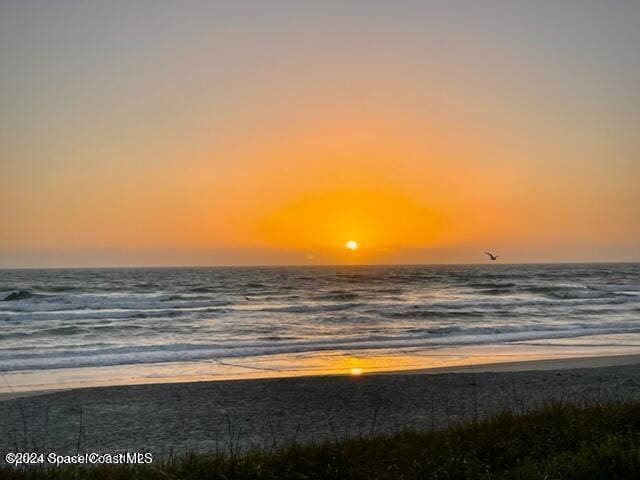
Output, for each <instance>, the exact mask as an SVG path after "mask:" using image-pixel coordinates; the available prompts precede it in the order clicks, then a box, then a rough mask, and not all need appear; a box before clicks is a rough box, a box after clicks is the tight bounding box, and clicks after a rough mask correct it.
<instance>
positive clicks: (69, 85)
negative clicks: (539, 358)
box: [0, 0, 640, 267]
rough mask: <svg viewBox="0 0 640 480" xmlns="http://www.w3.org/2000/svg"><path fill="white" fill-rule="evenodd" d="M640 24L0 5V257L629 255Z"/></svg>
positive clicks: (222, 6) (326, 7)
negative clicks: (351, 246)
mask: <svg viewBox="0 0 640 480" xmlns="http://www.w3.org/2000/svg"><path fill="white" fill-rule="evenodd" d="M638 25H640V2H633V1H624V0H619V1H612V2H602V1H595V0H593V1H592V0H585V1H580V2H578V1H553V2H552V1H540V2H516V1H502V0H489V1H484V2H478V1H476V0H467V1H431V2H430V1H403V0H400V1H397V2H383V1H376V0H373V1H366V2H365V1H360V0H352V1H339V2H338V1H324V2H299V1H293V0H291V1H285V0H281V1H273V2H264V1H243V0H240V1H228V2H221V1H220V2H205V1H183V2H169V1H158V0H154V1H150V0H149V1H137V2H128V3H127V2H98V1H85V2H75V1H74V2H72V1H56V2H47V1H29V2H23V1H18V0H14V1H3V2H2V3H1V4H0V213H1V214H0V267H22V266H25V267H38V266H115V265H260V264H310V265H313V264H327V263H329V264H336V263H346V264H357V263H465V262H484V261H487V257H486V256H485V255H484V254H483V252H484V251H485V250H489V251H495V253H497V254H498V255H500V258H499V259H498V262H559V261H640V207H639V206H640V186H639V180H640V160H639V157H638V154H639V152H640V135H638V132H640V113H639V112H640V94H639V93H638V92H639V90H638V85H640V49H638V45H640V28H638ZM348 240H355V241H357V242H358V244H359V246H360V248H359V249H358V250H357V251H349V250H347V249H346V248H344V246H345V243H346V242H347V241H348Z"/></svg>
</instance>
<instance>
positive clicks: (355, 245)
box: [345, 240, 358, 250]
mask: <svg viewBox="0 0 640 480" xmlns="http://www.w3.org/2000/svg"><path fill="white" fill-rule="evenodd" d="M345 247H347V248H348V249H349V250H357V249H358V242H356V241H355V240H349V241H348V242H347V243H346V244H345Z"/></svg>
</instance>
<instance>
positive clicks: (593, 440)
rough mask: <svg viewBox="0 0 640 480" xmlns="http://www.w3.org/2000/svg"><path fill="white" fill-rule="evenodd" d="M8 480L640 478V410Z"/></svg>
mask: <svg viewBox="0 0 640 480" xmlns="http://www.w3.org/2000/svg"><path fill="white" fill-rule="evenodd" d="M0 478H1V479H3V480H27V479H29V480H31V479H33V480H35V479H38V480H39V479H44V480H54V479H55V480H71V479H74V480H75V479H96V480H98V479H100V480H116V479H118V480H120V479H141V480H151V479H164V480H166V479H190V480H196V479H197V480H200V479H226V480H230V479H256V480H258V479H264V480H267V479H268V480H271V479H274V480H275V479H291V480H303V479H354V480H355V479H358V480H359V479H362V480H371V479H394V480H402V479H406V480H409V479H438V480H441V479H519V480H529V479H540V480H542V479H545V480H550V479H581V480H591V479H594V480H595V479H607V480H609V479H636V478H640V403H625V404H613V405H597V406H588V407H576V406H560V405H556V406H550V407H548V408H545V409H543V410H539V411H535V412H530V413H526V414H514V413H503V414H501V415H498V416H496V417H494V418H492V419H489V420H485V421H481V422H471V423H467V424H464V425H459V426H454V427H450V428H447V429H445V430H439V431H433V432H420V431H406V432H403V433H398V434H395V435H388V436H371V437H361V438H355V439H348V440H341V441H333V442H327V443H322V444H312V445H299V444H292V445H291V446H289V447H288V448H283V449H280V450H277V451H273V452H267V451H251V452H245V453H242V454H233V455H232V454H230V453H215V454H192V455H187V456H184V457H178V458H174V459H171V460H168V461H166V462H163V463H154V464H152V465H150V466H101V467H92V468H87V467H59V468H51V467H50V468H33V467H31V468H20V469H14V468H8V467H0Z"/></svg>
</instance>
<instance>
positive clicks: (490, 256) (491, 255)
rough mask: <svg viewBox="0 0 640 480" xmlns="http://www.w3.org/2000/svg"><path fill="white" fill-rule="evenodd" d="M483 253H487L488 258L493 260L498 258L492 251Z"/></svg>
mask: <svg viewBox="0 0 640 480" xmlns="http://www.w3.org/2000/svg"><path fill="white" fill-rule="evenodd" d="M484 253H486V254H487V255H489V258H490V259H491V260H494V261H495V259H496V258H498V255H494V254H493V253H489V252H484Z"/></svg>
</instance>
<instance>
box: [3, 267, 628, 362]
mask: <svg viewBox="0 0 640 480" xmlns="http://www.w3.org/2000/svg"><path fill="white" fill-rule="evenodd" d="M638 333H640V264H563V265H503V264H498V263H492V264H487V265H480V266H479V265H473V266H471V265H470V266H371V267H364V266H343V267H273V268H272V267H264V268H166V269H164V268H163V269H160V268H159V269H60V270H0V372H5V373H6V372H18V371H25V370H31V371H33V370H52V369H65V368H72V367H73V368H78V367H101V366H114V365H140V364H157V363H161V362H201V361H219V360H229V359H247V358H252V357H256V356H269V355H281V354H317V353H319V352H325V351H331V352H342V353H345V354H355V355H357V353H358V352H360V351H364V350H366V351H369V352H370V351H376V350H377V349H384V350H386V351H389V350H397V351H409V350H411V349H416V348H419V349H423V350H425V349H426V350H431V349H438V348H443V347H451V346H478V345H504V344H521V343H526V342H532V341H533V342H536V345H538V346H540V345H545V344H546V343H549V344H550V345H551V344H553V345H554V346H555V347H557V346H558V345H563V344H566V345H572V344H576V343H579V342H580V341H581V339H583V338H585V337H592V336H602V337H601V338H606V339H609V340H607V342H613V344H615V343H616V342H617V343H620V345H623V344H624V343H625V342H628V341H629V340H628V339H629V338H632V336H633V334H638ZM598 345H600V346H602V342H600V343H599V344H598ZM630 345H631V346H633V344H630ZM635 346H636V347H637V348H639V350H638V351H640V345H638V344H635Z"/></svg>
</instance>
